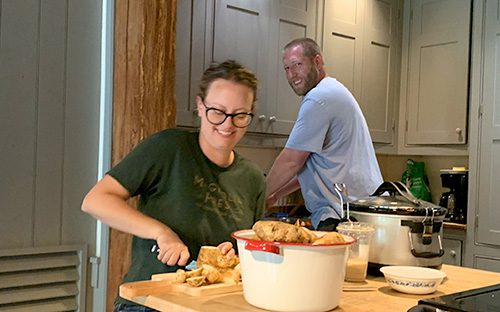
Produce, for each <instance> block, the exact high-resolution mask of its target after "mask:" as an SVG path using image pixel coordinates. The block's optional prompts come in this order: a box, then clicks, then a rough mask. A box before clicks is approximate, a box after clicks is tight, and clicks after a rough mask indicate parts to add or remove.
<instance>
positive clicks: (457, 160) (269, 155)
mask: <svg viewBox="0 0 500 312" xmlns="http://www.w3.org/2000/svg"><path fill="white" fill-rule="evenodd" d="M237 151H238V152H239V153H240V154H241V155H242V156H244V157H246V158H248V159H250V160H252V161H254V162H255V163H257V165H259V166H260V168H261V169H262V170H263V171H264V172H268V171H269V169H270V168H271V166H272V164H273V161H274V159H275V158H276V156H278V154H279V152H280V151H281V149H280V148H260V147H250V146H240V147H238V148H237ZM408 159H413V160H415V161H423V162H425V168H426V174H427V177H428V178H429V188H430V189H431V195H432V201H433V202H434V203H436V204H437V203H439V197H440V196H441V194H442V193H443V192H445V191H446V190H447V189H443V188H442V187H441V176H440V172H439V170H440V169H451V168H452V167H454V166H461V167H467V164H468V160H469V158H468V156H418V155H411V156H408V155H383V154H379V155H377V160H378V163H379V166H380V171H381V172H382V176H383V177H384V180H386V181H397V180H400V179H401V175H402V174H403V171H404V170H405V168H406V161H407V160H408Z"/></svg>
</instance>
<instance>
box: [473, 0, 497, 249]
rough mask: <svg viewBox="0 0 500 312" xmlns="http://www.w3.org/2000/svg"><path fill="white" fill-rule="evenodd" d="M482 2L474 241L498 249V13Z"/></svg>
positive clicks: (494, 7) (493, 3) (489, 4)
mask: <svg viewBox="0 0 500 312" xmlns="http://www.w3.org/2000/svg"><path fill="white" fill-rule="evenodd" d="M499 6H500V4H499V2H498V1H486V10H485V12H486V20H485V33H484V41H483V44H484V66H483V75H484V76H483V77H484V79H483V105H482V106H483V112H482V114H481V122H480V125H481V128H480V135H479V137H480V144H479V149H480V153H479V161H478V163H479V169H478V170H479V186H478V187H477V189H478V196H477V198H478V199H477V204H476V206H477V207H478V208H477V214H478V219H477V241H478V242H479V243H484V244H492V245H497V246H500V204H499V203H500V192H499V191H498V186H499V185H500V94H499V91H500V17H499V15H498V11H499V10H500V7H499Z"/></svg>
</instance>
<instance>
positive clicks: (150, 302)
mask: <svg viewBox="0 0 500 312" xmlns="http://www.w3.org/2000/svg"><path fill="white" fill-rule="evenodd" d="M441 270H442V271H443V272H445V273H446V274H447V277H446V278H445V280H444V281H443V283H442V284H441V285H440V286H439V287H438V289H437V291H436V292H435V293H433V294H429V295H409V294H404V293H400V292H397V291H394V290H392V289H391V288H390V286H389V285H388V284H387V283H386V282H385V280H384V277H383V276H382V277H373V276H368V278H367V281H366V283H363V285H362V286H367V287H370V288H372V289H374V290H370V291H361V290H358V291H343V292H342V297H341V299H340V305H339V306H338V307H337V308H336V309H334V310H332V311H349V312H369V311H370V312H373V311H407V310H408V309H409V308H411V307H413V306H415V305H417V302H418V300H419V299H421V298H431V297H438V296H442V295H445V294H452V293H456V292H459V291H463V290H469V289H474V288H479V287H484V286H489V285H494V284H498V283H499V282H500V273H496V272H489V271H483V270H477V269H471V268H465V267H459V266H452V265H445V264H443V266H442V268H441ZM129 284H130V283H129ZM124 285H126V284H124ZM300 287H307V285H300ZM126 299H128V300H131V301H133V302H136V303H139V304H142V305H145V306H148V307H151V308H155V309H157V310H160V311H161V310H163V311H171V312H176V311H178V312H198V311H200V312H201V311H203V312H219V311H225V312H226V311H227V312H231V311H234V312H236V311H249V312H252V311H253V312H257V311H265V310H262V309H258V308H256V307H253V306H251V305H249V304H248V303H247V302H246V301H245V299H244V298H243V292H241V291H239V292H233V293H227V294H219V295H211V296H190V295H186V294H181V293H172V292H169V291H168V290H165V291H162V290H161V289H156V290H152V291H151V293H150V294H146V295H144V296H138V297H133V298H126Z"/></svg>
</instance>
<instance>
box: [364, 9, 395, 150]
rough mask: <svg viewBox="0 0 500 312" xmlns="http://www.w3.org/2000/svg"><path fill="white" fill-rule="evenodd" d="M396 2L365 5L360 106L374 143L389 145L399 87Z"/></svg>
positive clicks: (392, 131)
mask: <svg viewBox="0 0 500 312" xmlns="http://www.w3.org/2000/svg"><path fill="white" fill-rule="evenodd" d="M399 3H400V1H399V0H384V1H382V0H369V1H367V2H366V5H365V13H364V17H365V18H364V27H363V59H362V71H361V93H360V94H359V97H358V98H359V105H360V106H361V109H362V111H363V113H364V115H365V118H366V122H367V123H368V127H369V129H370V133H371V137H372V140H373V141H374V142H378V143H392V139H393V133H394V127H395V121H394V106H395V103H397V100H398V99H397V95H398V93H397V87H398V85H399V79H398V77H399V75H398V65H399V61H398V59H399V56H400V53H399V51H398V50H399V46H400V33H399V29H400V28H401V27H400V25H401V23H400V21H401V20H400V17H399V12H400V8H399Z"/></svg>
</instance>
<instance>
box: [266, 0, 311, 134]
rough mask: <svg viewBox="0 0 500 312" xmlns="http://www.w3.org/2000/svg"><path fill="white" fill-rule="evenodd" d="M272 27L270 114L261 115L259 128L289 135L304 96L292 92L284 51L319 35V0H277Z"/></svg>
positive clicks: (267, 87)
mask: <svg viewBox="0 0 500 312" xmlns="http://www.w3.org/2000/svg"><path fill="white" fill-rule="evenodd" d="M271 2H272V12H273V14H272V16H276V18H273V19H272V20H271V21H270V28H269V35H270V37H269V54H268V60H269V68H268V73H267V75H266V76H267V77H269V79H268V80H267V84H266V85H265V86H264V85H262V84H261V87H262V88H264V89H267V99H266V102H265V103H262V102H261V104H260V105H265V106H266V107H267V115H260V116H259V117H260V119H259V121H258V123H256V124H257V125H258V127H259V128H258V129H257V130H258V131H259V132H266V133H272V134H285V135H288V134H289V133H290V131H291V130H292V127H293V124H294V122H295V119H296V118H297V113H298V111H299V107H300V102H301V97H299V96H297V95H296V94H295V92H293V90H292V88H291V87H290V85H289V84H288V81H287V80H286V77H285V72H284V70H283V62H282V54H283V53H282V51H283V47H284V46H285V45H286V44H287V43H288V42H290V41H292V40H293V39H296V38H301V37H310V38H313V39H315V37H316V28H315V23H316V19H317V18H316V2H317V1H316V0H295V1H274V0H272V1H271Z"/></svg>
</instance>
